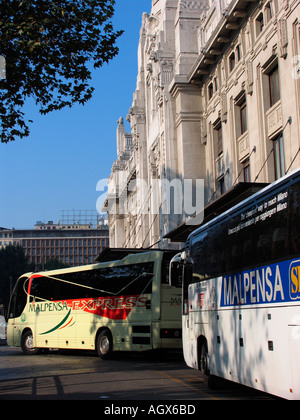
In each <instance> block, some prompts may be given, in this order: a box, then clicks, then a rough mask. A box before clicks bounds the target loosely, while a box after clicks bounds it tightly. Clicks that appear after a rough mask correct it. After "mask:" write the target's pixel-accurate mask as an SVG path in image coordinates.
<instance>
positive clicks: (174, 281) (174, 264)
mask: <svg viewBox="0 0 300 420" xmlns="http://www.w3.org/2000/svg"><path fill="white" fill-rule="evenodd" d="M183 261H184V260H183V259H182V254H181V253H179V254H176V255H175V256H174V257H173V258H172V260H171V262H170V275H169V284H170V286H173V287H182V275H183Z"/></svg>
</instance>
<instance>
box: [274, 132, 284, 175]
mask: <svg viewBox="0 0 300 420" xmlns="http://www.w3.org/2000/svg"><path fill="white" fill-rule="evenodd" d="M273 141H274V165H275V178H276V179H279V178H281V177H282V176H284V175H285V163H284V145H283V135H282V133H281V134H280V135H279V136H278V137H276V139H275V140H273Z"/></svg>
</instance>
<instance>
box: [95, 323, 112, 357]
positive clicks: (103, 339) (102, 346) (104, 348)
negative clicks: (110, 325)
mask: <svg viewBox="0 0 300 420" xmlns="http://www.w3.org/2000/svg"><path fill="white" fill-rule="evenodd" d="M97 352H98V355H99V356H100V357H101V359H109V358H110V357H111V355H112V352H113V339H112V335H111V332H110V331H109V330H103V331H101V332H100V334H99V335H98V337H97Z"/></svg>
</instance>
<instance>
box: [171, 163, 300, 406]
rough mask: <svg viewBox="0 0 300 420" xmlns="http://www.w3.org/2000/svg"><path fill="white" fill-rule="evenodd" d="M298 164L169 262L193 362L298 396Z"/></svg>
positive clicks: (258, 386)
mask: <svg viewBox="0 0 300 420" xmlns="http://www.w3.org/2000/svg"><path fill="white" fill-rule="evenodd" d="M299 229H300V170H297V171H295V172H294V173H292V174H291V175H289V176H286V177H284V178H282V179H281V180H279V181H277V182H275V183H274V184H272V185H270V186H268V187H266V188H264V189H263V190H261V191H260V192H258V193H256V194H254V195H253V196H251V197H250V198H248V199H246V200H244V201H243V202H241V203H240V204H238V205H236V206H235V207H233V208H231V209H230V210H228V211H226V212H224V213H223V214H221V215H219V216H218V217H216V218H215V219H213V220H211V221H209V222H207V223H206V224H205V225H203V226H201V227H200V228H198V229H197V230H195V231H194V232H193V233H191V234H190V236H189V237H188V239H187V243H186V248H185V251H184V252H182V253H181V254H178V255H177V256H176V257H174V258H173V260H172V262H171V275H170V277H171V284H173V285H175V284H177V285H180V284H181V283H182V290H183V299H182V300H183V319H182V322H183V324H182V336H183V351H184V358H185V361H186V363H187V365H188V366H190V367H192V368H195V369H199V370H201V371H202V372H205V373H210V375H212V377H213V375H214V376H218V377H222V378H225V379H228V380H231V381H234V382H237V383H240V384H243V385H246V386H250V387H253V388H256V389H258V390H262V391H264V392H267V393H270V394H273V395H277V396H280V397H283V398H287V399H299V398H300V233H299Z"/></svg>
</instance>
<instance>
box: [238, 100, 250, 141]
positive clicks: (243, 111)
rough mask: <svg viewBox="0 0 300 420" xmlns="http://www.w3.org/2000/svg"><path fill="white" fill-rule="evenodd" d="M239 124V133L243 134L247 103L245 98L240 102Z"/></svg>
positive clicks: (246, 127)
mask: <svg viewBox="0 0 300 420" xmlns="http://www.w3.org/2000/svg"><path fill="white" fill-rule="evenodd" d="M239 107H240V124H241V135H242V134H244V133H245V132H246V131H247V129H248V125H247V103H246V99H244V101H243V102H242V103H241V104H240V106H239Z"/></svg>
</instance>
